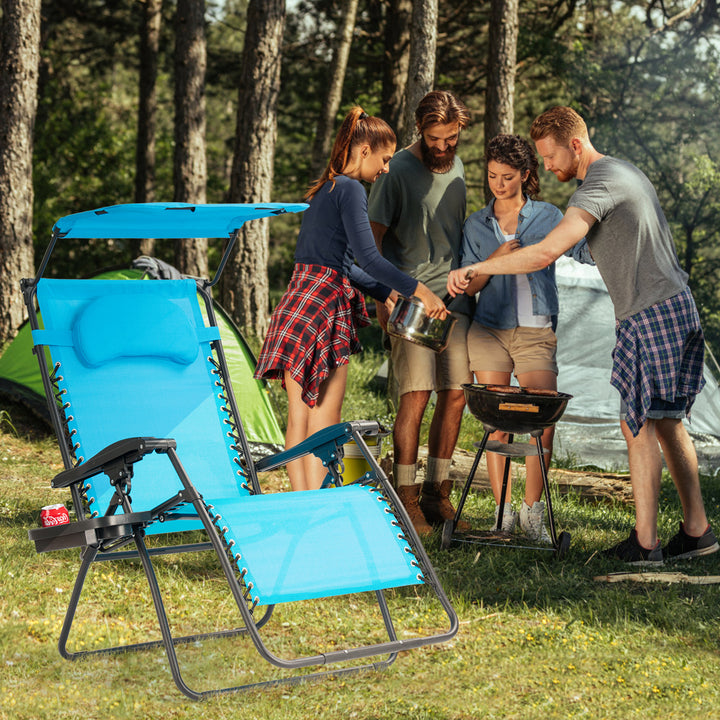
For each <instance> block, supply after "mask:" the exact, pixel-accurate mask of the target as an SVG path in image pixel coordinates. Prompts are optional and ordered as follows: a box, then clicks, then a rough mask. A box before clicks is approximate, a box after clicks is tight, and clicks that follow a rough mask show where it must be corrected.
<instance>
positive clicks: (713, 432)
mask: <svg viewBox="0 0 720 720" xmlns="http://www.w3.org/2000/svg"><path fill="white" fill-rule="evenodd" d="M555 276H556V279H557V284H558V292H559V296H560V312H559V315H558V326H557V339H558V345H557V360H558V367H559V373H558V390H561V391H562V392H566V393H570V394H571V395H573V398H572V400H570V402H569V403H568V406H567V409H566V410H565V413H564V415H563V416H562V418H561V420H560V422H559V423H558V424H557V425H556V428H555V441H554V450H553V452H554V454H555V456H556V457H557V458H558V459H561V458H564V459H566V460H568V461H569V464H573V465H577V466H587V465H592V466H596V467H599V468H602V469H604V470H609V471H626V470H627V469H628V465H627V447H626V445H625V440H624V439H623V436H622V433H621V431H620V423H619V413H620V396H619V394H618V393H617V391H616V390H615V389H614V388H613V387H612V386H611V385H610V374H611V371H612V351H613V348H614V347H615V314H614V310H613V305H612V301H611V300H610V296H609V294H608V292H607V288H606V287H605V283H604V282H603V280H602V278H601V277H600V273H599V272H598V270H597V268H596V267H594V266H592V265H582V264H579V263H576V262H574V261H573V260H571V259H570V258H566V257H561V258H560V259H559V260H557V262H556V264H555ZM705 382H706V385H705V388H704V389H703V391H702V392H701V393H700V395H699V396H698V398H697V400H696V401H695V405H694V406H693V410H692V414H691V418H690V421H686V426H687V428H688V431H689V432H690V434H691V436H692V438H693V441H694V443H695V447H696V450H697V452H698V461H699V463H700V467H701V470H702V472H704V473H709V474H715V473H716V472H717V471H718V469H720V389H719V388H718V375H717V371H716V369H715V368H713V359H712V356H710V355H709V354H708V357H706V362H705Z"/></svg>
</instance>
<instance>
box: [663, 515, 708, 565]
mask: <svg viewBox="0 0 720 720" xmlns="http://www.w3.org/2000/svg"><path fill="white" fill-rule="evenodd" d="M718 549H720V545H718V541H717V538H716V537H715V533H714V532H713V531H712V530H711V529H710V526H709V525H708V526H707V530H705V532H704V533H703V534H702V535H701V536H700V537H693V536H692V535H688V534H687V533H686V532H685V528H684V526H683V524H682V523H680V530H679V531H678V532H677V533H676V534H675V535H674V536H673V537H671V538H670V542H669V543H668V544H667V545H666V546H665V547H664V548H663V555H664V556H665V558H666V559H667V560H684V559H686V558H694V557H700V556H701V555H710V554H711V553H714V552H717V551H718Z"/></svg>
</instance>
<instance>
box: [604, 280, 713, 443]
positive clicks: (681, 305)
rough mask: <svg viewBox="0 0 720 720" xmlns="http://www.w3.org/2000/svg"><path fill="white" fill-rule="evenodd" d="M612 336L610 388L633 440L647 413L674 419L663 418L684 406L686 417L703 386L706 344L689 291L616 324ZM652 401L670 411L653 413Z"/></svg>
mask: <svg viewBox="0 0 720 720" xmlns="http://www.w3.org/2000/svg"><path fill="white" fill-rule="evenodd" d="M615 335H616V345H615V350H614V351H613V369H612V376H611V378H610V382H611V384H612V385H613V387H615V388H616V389H617V390H618V392H619V393H620V397H621V399H622V402H623V403H624V408H625V417H624V419H625V421H626V422H627V424H628V427H629V428H630V431H631V432H632V434H633V435H637V434H638V432H639V431H640V428H641V427H642V426H643V424H644V423H645V420H646V419H647V418H648V417H653V415H651V414H650V412H651V410H652V412H653V413H657V412H661V413H663V412H664V413H665V414H662V415H660V417H675V415H668V414H667V413H668V412H673V411H674V412H676V413H678V412H680V411H681V410H682V409H683V405H682V404H684V415H689V413H690V409H691V407H692V404H693V402H694V401H695V396H696V395H697V394H698V393H699V392H700V391H701V390H702V388H703V385H704V384H705V380H704V378H703V364H704V357H705V338H704V335H703V331H702V328H701V326H700V317H699V316H698V312H697V308H696V306H695V301H694V300H693V297H692V293H691V292H690V289H689V288H685V290H683V292H681V293H679V294H677V295H675V296H674V297H671V298H669V299H668V300H664V301H662V302H659V303H656V304H655V305H651V306H650V307H649V308H646V309H645V310H641V311H640V312H638V313H635V314H634V315H631V316H630V317H629V318H625V319H624V320H618V322H617V324H616V327H615ZM653 400H656V401H657V400H662V401H664V402H665V403H670V407H668V406H667V405H666V406H664V407H662V406H658V404H657V403H655V407H652V405H653ZM678 407H679V408H680V410H678Z"/></svg>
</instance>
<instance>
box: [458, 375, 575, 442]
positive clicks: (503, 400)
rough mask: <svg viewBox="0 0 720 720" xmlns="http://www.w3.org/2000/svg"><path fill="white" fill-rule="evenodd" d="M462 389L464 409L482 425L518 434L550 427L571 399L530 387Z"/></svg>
mask: <svg viewBox="0 0 720 720" xmlns="http://www.w3.org/2000/svg"><path fill="white" fill-rule="evenodd" d="M462 387H463V390H464V391H465V402H466V403H467V406H468V410H469V411H470V412H471V413H472V414H473V415H474V416H475V417H476V418H477V419H478V420H479V421H480V422H481V423H483V425H487V426H489V427H492V428H494V429H495V430H500V431H502V432H507V433H513V434H519V435H523V434H526V433H532V432H534V431H536V430H544V429H545V428H547V427H550V426H551V425H554V424H555V423H556V422H557V421H558V420H559V419H560V418H561V417H562V414H563V413H564V412H565V408H566V407H567V404H568V401H569V400H570V399H571V398H572V395H568V394H567V393H561V392H557V391H550V390H542V391H540V390H538V391H533V389H532V388H522V387H521V388H517V387H510V386H506V387H504V386H501V385H490V386H488V385H482V384H477V383H467V384H465V385H463V386H462ZM489 388H492V389H489ZM550 393H552V394H550Z"/></svg>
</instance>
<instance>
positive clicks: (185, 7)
mask: <svg viewBox="0 0 720 720" xmlns="http://www.w3.org/2000/svg"><path fill="white" fill-rule="evenodd" d="M206 66H207V52H206V43H205V0H178V3H177V10H176V15H175V160H174V164H173V171H174V172H173V175H174V185H175V195H174V200H175V201H176V202H186V203H204V202H206V187H207V160H206V157H205V70H206ZM175 265H176V267H177V269H178V270H180V272H182V273H184V274H186V275H194V276H197V277H207V275H208V262H207V239H205V238H203V239H192V240H177V241H176V243H175Z"/></svg>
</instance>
